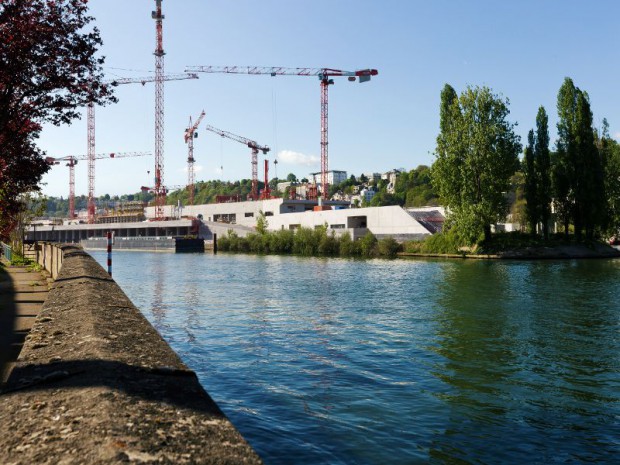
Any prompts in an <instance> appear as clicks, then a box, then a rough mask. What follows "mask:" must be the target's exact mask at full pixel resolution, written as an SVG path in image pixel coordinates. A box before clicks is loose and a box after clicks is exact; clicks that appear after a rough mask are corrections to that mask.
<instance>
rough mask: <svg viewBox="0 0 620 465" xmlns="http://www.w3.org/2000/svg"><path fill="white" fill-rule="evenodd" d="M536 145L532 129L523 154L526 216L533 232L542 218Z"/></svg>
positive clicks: (533, 232) (534, 232)
mask: <svg viewBox="0 0 620 465" xmlns="http://www.w3.org/2000/svg"><path fill="white" fill-rule="evenodd" d="M534 146H535V142H534V131H533V130H531V129H530V132H529V133H528V134H527V147H526V148H525V152H524V155H523V174H524V177H525V186H524V191H525V192H524V194H525V202H526V203H525V217H526V219H527V224H528V227H529V230H530V232H531V233H532V234H536V227H537V225H538V222H539V220H540V205H539V203H538V187H539V181H538V176H537V172H536V158H535V156H536V155H535V151H534Z"/></svg>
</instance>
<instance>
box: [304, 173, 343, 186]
mask: <svg viewBox="0 0 620 465" xmlns="http://www.w3.org/2000/svg"><path fill="white" fill-rule="evenodd" d="M346 180H347V172H346V171H337V170H331V171H328V172H327V182H328V184H329V185H330V186H335V185H337V184H340V183H341V182H344V181H346ZM310 182H311V183H314V184H321V182H322V180H321V172H320V171H319V172H318V173H310Z"/></svg>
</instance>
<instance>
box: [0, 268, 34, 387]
mask: <svg viewBox="0 0 620 465" xmlns="http://www.w3.org/2000/svg"><path fill="white" fill-rule="evenodd" d="M16 316H17V307H16V305H15V288H14V286H13V281H12V280H11V276H10V275H9V273H8V272H7V270H6V268H5V267H4V266H3V265H2V264H0V386H2V383H3V382H4V380H5V374H6V372H7V371H8V366H9V363H12V362H14V361H15V360H17V356H18V355H19V352H20V350H21V347H22V345H23V343H24V340H25V338H26V334H28V332H27V331H25V332H23V334H20V333H18V332H16V331H14V328H15V321H16Z"/></svg>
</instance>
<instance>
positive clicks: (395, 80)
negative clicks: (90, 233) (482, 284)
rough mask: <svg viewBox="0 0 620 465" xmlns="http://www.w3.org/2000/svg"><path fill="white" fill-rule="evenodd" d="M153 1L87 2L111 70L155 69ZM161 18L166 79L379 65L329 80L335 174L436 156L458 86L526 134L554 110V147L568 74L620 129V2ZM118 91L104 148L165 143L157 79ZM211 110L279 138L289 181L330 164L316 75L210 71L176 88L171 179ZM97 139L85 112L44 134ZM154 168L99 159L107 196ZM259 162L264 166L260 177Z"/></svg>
mask: <svg viewBox="0 0 620 465" xmlns="http://www.w3.org/2000/svg"><path fill="white" fill-rule="evenodd" d="M154 7H155V1H154V0H130V1H127V0H90V8H91V14H92V15H93V16H94V17H95V23H96V25H97V27H98V28H99V29H100V31H101V35H102V38H103V41H104V46H103V48H102V51H101V52H102V54H103V55H105V56H106V64H105V71H106V73H107V75H108V76H109V77H110V78H114V77H139V76H147V75H152V74H153V72H154V63H155V57H154V55H153V51H154V50H155V24H154V23H155V22H154V21H153V20H152V19H151V11H152V10H153V9H154ZM163 13H164V15H165V20H164V26H163V34H164V50H165V52H166V57H165V71H166V73H179V72H183V71H184V69H185V67H186V66H191V65H220V66H223V65H257V66H284V67H312V68H321V67H329V68H336V69H342V70H349V71H353V70H356V69H362V68H376V69H378V70H379V75H378V76H376V77H375V78H373V79H372V80H371V81H370V82H367V83H363V84H359V83H357V82H355V83H350V82H348V81H347V79H346V78H336V79H335V81H336V83H335V85H333V86H330V94H329V97H330V102H329V103H330V105H329V142H330V144H329V168H330V169H336V170H344V171H347V172H348V173H349V174H355V175H359V174H361V173H367V172H383V171H387V170H390V169H393V168H401V167H402V168H406V169H412V168H415V167H416V166H418V165H420V164H426V165H430V164H432V162H433V160H434V155H433V152H434V149H435V139H436V136H437V132H438V126H439V94H440V91H441V89H442V87H443V86H444V84H446V83H449V84H450V85H452V86H453V87H454V88H455V89H456V90H457V92H459V93H460V92H461V91H462V90H463V89H464V88H465V87H466V86H467V85H478V86H482V85H485V86H488V87H490V88H491V89H492V90H493V91H494V92H495V93H497V94H501V95H502V96H504V97H506V98H508V99H509V100H510V111H511V114H510V116H509V119H510V121H512V122H516V123H518V126H517V132H518V134H519V135H521V137H522V141H525V140H526V136H527V132H528V130H529V129H530V128H532V127H533V126H534V123H535V117H536V112H537V110H538V107H539V106H540V105H543V106H544V107H545V108H546V109H547V112H548V114H549V117H550V127H551V139H552V141H555V137H556V135H555V124H556V122H557V116H556V114H557V112H556V96H557V92H558V89H559V87H560V86H561V84H562V82H563V80H564V77H566V76H569V77H571V78H572V79H573V81H574V82H575V84H576V85H577V86H578V87H579V88H581V89H583V90H586V91H587V92H588V94H589V95H590V100H591V104H592V110H593V113H594V121H595V123H596V124H597V125H600V123H601V121H602V119H603V118H604V117H606V118H607V119H608V121H609V123H610V130H611V133H612V134H613V135H614V136H615V137H617V138H620V114H619V112H618V109H619V108H620V95H619V92H618V85H617V82H618V75H619V68H620V67H619V64H618V63H619V59H618V51H619V50H620V39H619V37H620V35H619V32H618V31H619V27H618V24H619V23H618V21H619V19H620V1H617V0H595V1H585V0H469V1H460V0H432V1H431V0H382V1H376V0H372V1H371V0H313V1H304V0H260V1H257V0H234V1H232V0H182V1H181V0H164V1H163ZM116 95H117V97H118V98H119V103H118V104H116V105H113V106H108V107H103V108H101V107H98V108H97V110H96V113H97V119H96V137H97V139H96V140H97V150H96V151H97V152H98V153H101V152H110V151H117V152H121V151H150V152H154V85H153V84H152V83H151V84H146V85H145V86H141V85H139V84H130V85H123V86H119V87H118V88H117V90H116ZM203 109H204V110H205V112H206V117H205V119H204V122H205V123H208V124H211V125H212V126H215V127H218V128H221V129H224V130H226V131H230V132H232V133H235V134H239V135H241V136H244V137H247V138H250V139H253V140H256V141H257V142H258V143H259V144H264V145H268V146H270V147H271V148H272V152H271V153H270V154H269V158H270V160H271V161H273V159H274V156H275V155H276V154H277V158H278V162H279V163H278V165H277V176H278V177H280V178H284V177H286V176H287V174H288V173H291V172H292V173H295V174H296V175H297V176H298V177H303V176H307V175H308V173H310V172H316V171H319V170H320V161H319V155H320V86H319V81H318V79H317V78H316V77H300V76H277V77H270V76H244V75H225V74H201V75H200V79H199V80H192V81H172V82H167V83H166V85H165V151H164V153H165V178H164V180H165V184H166V185H168V186H170V185H184V184H185V183H186V181H187V172H186V160H187V147H186V145H185V143H184V141H183V132H184V130H185V128H186V127H187V125H188V122H189V117H190V116H192V118H193V119H194V120H195V119H196V118H197V116H198V115H199V114H200V112H201V111H202V110H203ZM86 135H87V132H86V120H85V117H84V118H83V119H82V120H79V121H75V122H74V123H73V125H72V126H70V127H54V126H46V127H45V128H44V131H43V134H42V137H41V139H40V141H39V144H40V146H41V147H42V148H43V149H44V150H46V151H47V152H48V155H49V156H55V157H60V156H64V155H69V154H72V155H79V154H85V153H86V143H87V139H86ZM194 156H195V159H196V168H197V174H196V179H197V180H211V179H223V180H238V179H241V178H250V177H251V165H250V153H249V149H248V148H247V147H245V146H243V145H242V144H240V143H237V142H234V141H231V140H228V139H222V138H220V137H219V136H217V135H215V134H213V133H210V132H207V131H205V130H204V129H202V130H201V129H200V128H199V137H198V139H196V140H195V151H194ZM261 157H262V155H261ZM153 165H154V160H153V157H152V156H151V157H148V158H147V157H143V158H134V159H119V160H100V161H98V162H97V165H96V166H97V167H96V173H97V177H96V190H95V194H96V195H97V196H99V195H102V194H106V193H108V194H110V195H116V194H119V195H120V194H126V193H133V192H138V191H139V189H140V186H142V185H152V184H153V183H154V181H153V179H152V177H153V176H152V174H153ZM222 168H223V169H222ZM148 171H150V175H149V174H148V173H147V172H148ZM262 171H263V169H262V163H260V164H259V178H260V179H262V177H263V174H262ZM275 175H276V173H275V172H274V170H273V165H271V171H270V176H269V177H270V178H273V177H275ZM68 179H69V173H68V169H67V168H65V167H64V166H55V167H53V168H52V170H51V171H50V173H48V174H47V175H46V176H45V177H44V178H43V182H44V183H46V184H45V185H44V186H43V192H44V193H45V194H47V195H55V196H63V197H66V196H67V195H68ZM76 194H77V195H81V194H87V164H86V161H84V162H80V163H79V164H78V166H77V167H76Z"/></svg>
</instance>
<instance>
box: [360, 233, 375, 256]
mask: <svg viewBox="0 0 620 465" xmlns="http://www.w3.org/2000/svg"><path fill="white" fill-rule="evenodd" d="M376 248H377V238H376V237H375V235H374V234H373V233H371V232H370V231H368V232H367V233H366V234H365V235H364V237H362V238H361V239H360V250H361V253H362V256H364V257H374V256H375V254H376Z"/></svg>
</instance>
